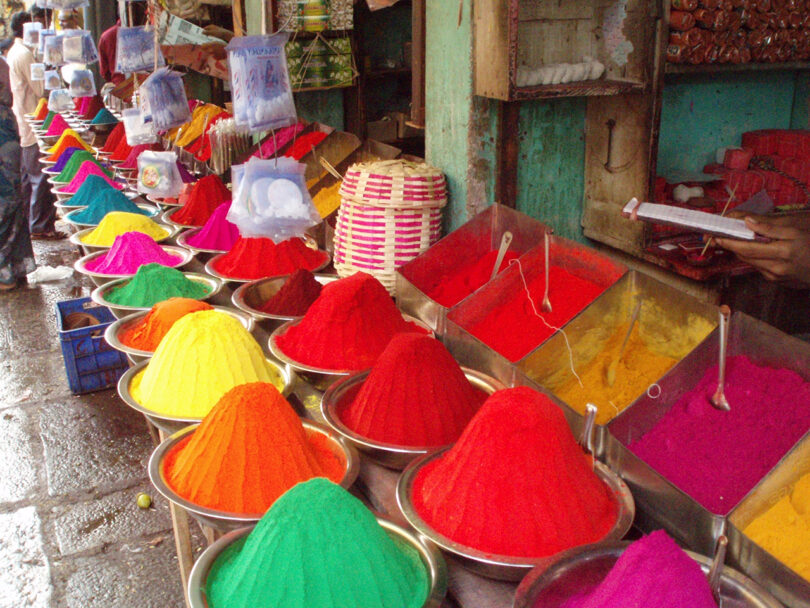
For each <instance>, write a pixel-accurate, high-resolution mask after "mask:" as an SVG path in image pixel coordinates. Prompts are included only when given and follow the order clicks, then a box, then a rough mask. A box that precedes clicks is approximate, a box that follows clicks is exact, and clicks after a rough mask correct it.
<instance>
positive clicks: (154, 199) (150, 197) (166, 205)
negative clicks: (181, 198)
mask: <svg viewBox="0 0 810 608" xmlns="http://www.w3.org/2000/svg"><path fill="white" fill-rule="evenodd" d="M146 200H148V201H149V202H150V203H154V204H156V205H160V206H161V207H163V208H169V207H182V206H183V203H179V202H177V199H176V198H171V197H170V198H159V197H157V196H154V195H152V194H147V195H146ZM166 201H172V202H166Z"/></svg>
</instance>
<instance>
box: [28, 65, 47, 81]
mask: <svg viewBox="0 0 810 608" xmlns="http://www.w3.org/2000/svg"><path fill="white" fill-rule="evenodd" d="M31 80H45V64H44V63H32V64H31Z"/></svg>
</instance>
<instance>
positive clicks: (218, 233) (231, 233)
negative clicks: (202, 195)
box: [186, 203, 239, 251]
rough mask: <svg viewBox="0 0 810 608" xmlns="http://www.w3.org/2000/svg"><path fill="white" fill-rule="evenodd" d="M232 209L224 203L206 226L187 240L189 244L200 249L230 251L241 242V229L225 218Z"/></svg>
mask: <svg viewBox="0 0 810 608" xmlns="http://www.w3.org/2000/svg"><path fill="white" fill-rule="evenodd" d="M230 208H231V204H230V203H223V204H221V205H220V206H219V207H217V208H216V209H215V210H214V213H212V214H211V217H209V218H208V221H207V222H205V226H203V227H202V228H200V229H199V230H198V231H197V233H196V234H195V235H193V236H191V237H190V238H188V239H187V241H186V242H187V243H188V244H189V245H191V246H192V247H197V248H199V249H213V250H215V251H230V250H231V247H233V245H234V243H236V241H237V240H239V228H237V227H236V224H232V223H231V222H229V221H228V220H226V219H225V217H226V216H227V215H228V210H229V209H230Z"/></svg>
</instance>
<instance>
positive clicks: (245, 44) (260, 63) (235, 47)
mask: <svg viewBox="0 0 810 608" xmlns="http://www.w3.org/2000/svg"><path fill="white" fill-rule="evenodd" d="M288 38H289V35H288V34H287V33H286V32H280V33H278V34H273V35H272V36H238V37H236V38H233V39H232V40H231V42H230V43H229V44H228V46H227V47H226V50H227V51H228V65H229V68H230V73H231V97H232V99H233V113H234V118H235V119H236V124H238V125H247V126H248V128H250V130H251V131H252V132H258V131H267V130H269V129H277V128H279V127H286V126H288V125H291V124H293V123H295V122H296V121H297V120H298V117H297V114H296V112H295V102H294V101H293V96H292V89H291V88H290V76H289V73H288V72H287V55H286V53H285V51H284V45H285V44H286V42H287V39H288Z"/></svg>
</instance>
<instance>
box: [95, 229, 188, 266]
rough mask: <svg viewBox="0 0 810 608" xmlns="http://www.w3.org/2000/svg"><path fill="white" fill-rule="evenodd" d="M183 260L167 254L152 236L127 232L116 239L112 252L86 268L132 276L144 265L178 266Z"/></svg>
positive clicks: (111, 248)
mask: <svg viewBox="0 0 810 608" xmlns="http://www.w3.org/2000/svg"><path fill="white" fill-rule="evenodd" d="M182 261H183V258H181V257H180V256H177V255H172V254H170V253H166V251H164V250H163V248H162V247H161V246H160V245H158V244H157V243H156V242H155V241H154V240H153V239H152V237H151V236H147V235H145V234H144V233H142V232H125V233H124V234H120V235H118V236H117V237H115V242H114V243H113V246H112V247H110V250H109V251H108V252H107V253H106V254H104V255H102V256H99V257H98V258H96V259H95V260H92V261H90V262H88V263H87V265H86V266H85V268H87V270H90V271H91V272H98V273H99V274H115V275H123V274H126V275H130V274H135V273H136V272H138V268H140V267H141V266H143V265H144V264H160V265H161V266H177V265H179V264H180V263H181V262H182Z"/></svg>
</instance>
